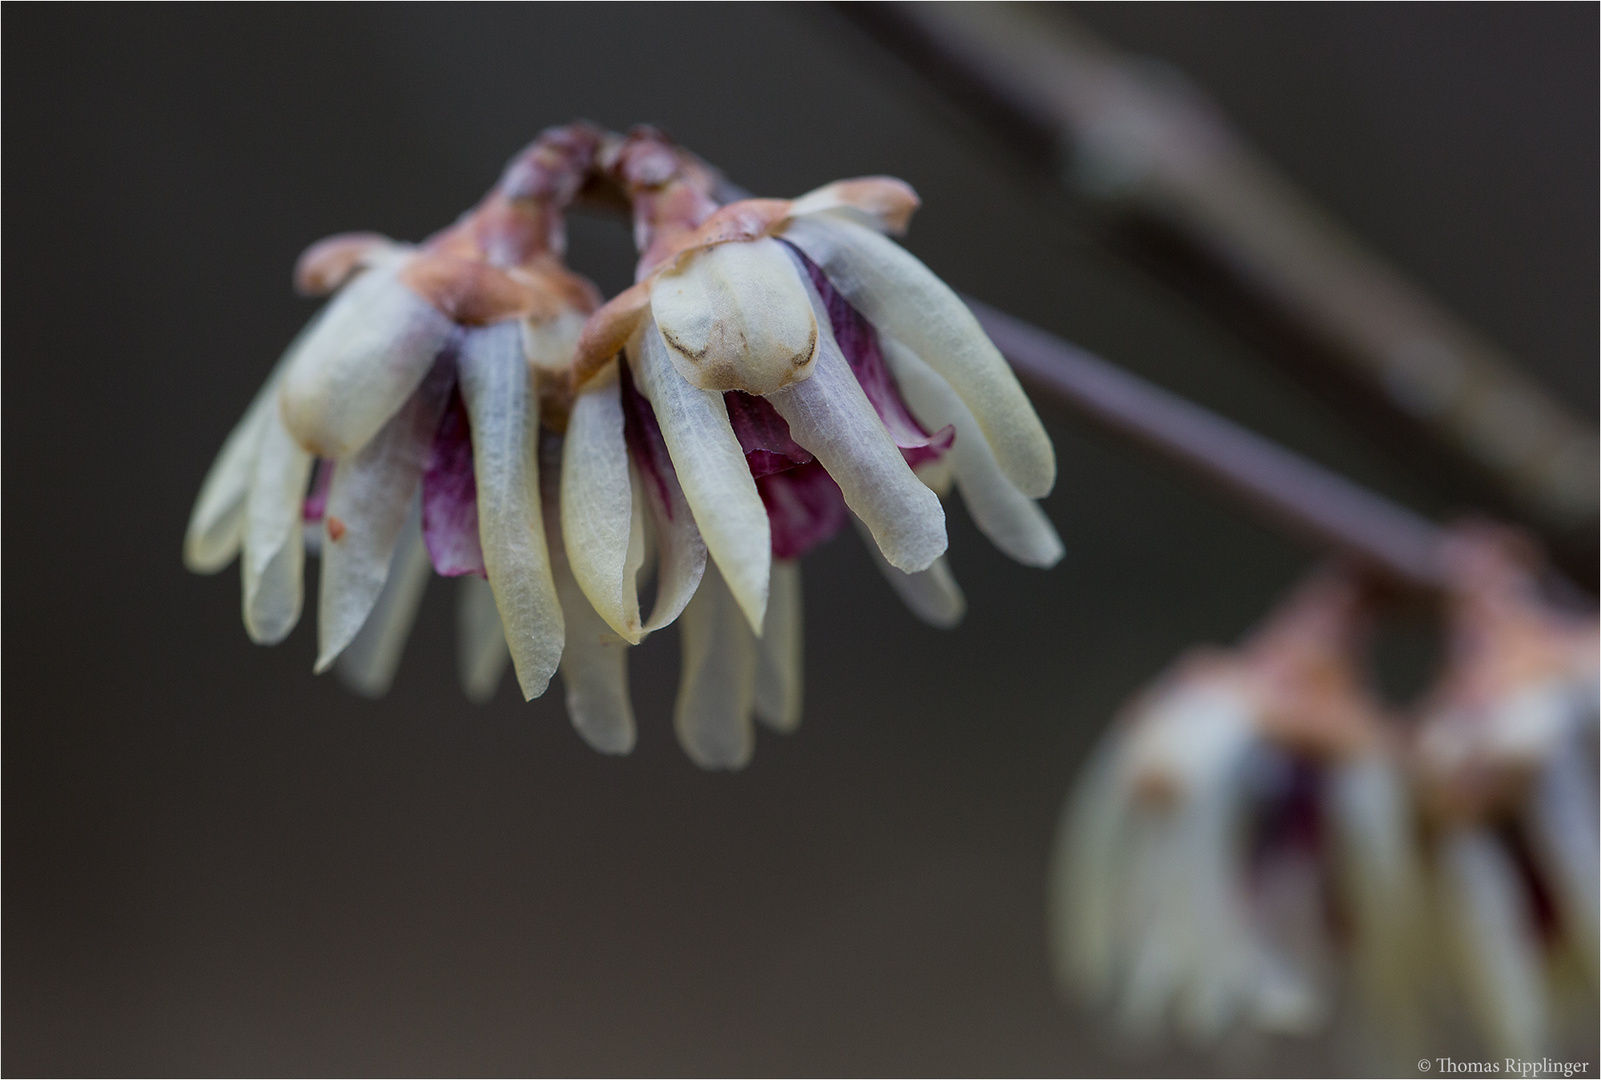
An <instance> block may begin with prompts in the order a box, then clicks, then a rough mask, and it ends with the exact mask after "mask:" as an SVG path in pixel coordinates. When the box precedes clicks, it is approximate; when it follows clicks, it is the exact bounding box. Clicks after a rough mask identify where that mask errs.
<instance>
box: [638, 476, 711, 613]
mask: <svg viewBox="0 0 1601 1080" xmlns="http://www.w3.org/2000/svg"><path fill="white" fill-rule="evenodd" d="M639 484H640V488H641V489H642V490H643V491H644V493H645V505H646V506H648V507H649V508H650V515H651V517H650V520H651V526H652V536H653V537H654V538H655V541H656V602H655V604H654V605H652V607H651V612H650V618H649V619H648V620H646V622H645V632H646V633H650V632H651V631H654V630H660V629H661V628H662V627H664V626H666V625H667V624H668V623H670V622H672V621H673V620H674V619H676V618H678V616H679V613H681V612H682V611H683V610H684V605H685V604H687V603H689V600H690V597H692V596H694V595H695V590H696V589H697V588H699V587H700V579H701V575H702V574H704V573H705V572H706V542H705V541H704V540H702V539H701V536H700V529H698V528H697V527H696V526H695V515H694V514H693V513H691V512H690V509H689V502H688V500H686V499H685V498H684V489H683V488H681V487H680V486H679V485H678V477H677V475H676V474H675V473H674V472H673V471H672V470H671V469H668V470H666V471H665V472H664V473H663V474H662V475H660V476H659V477H658V476H657V475H655V473H652V474H650V475H645V476H640V477H639Z"/></svg>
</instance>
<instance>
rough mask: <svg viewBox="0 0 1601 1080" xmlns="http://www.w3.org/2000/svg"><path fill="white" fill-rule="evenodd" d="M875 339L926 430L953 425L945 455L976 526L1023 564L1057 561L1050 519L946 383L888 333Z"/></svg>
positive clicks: (1056, 543) (1057, 541)
mask: <svg viewBox="0 0 1601 1080" xmlns="http://www.w3.org/2000/svg"><path fill="white" fill-rule="evenodd" d="M879 342H880V344H881V345H882V346H883V349H884V359H885V360H886V361H887V362H888V363H889V367H890V371H891V372H892V373H893V374H894V376H895V381H896V382H897V383H898V384H899V385H900V391H901V395H902V396H903V397H904V398H905V399H906V404H907V405H909V406H911V409H912V413H913V414H914V415H915V416H916V417H917V419H918V420H919V421H920V422H921V423H922V424H923V426H924V427H926V428H928V429H929V430H930V431H938V430H939V429H940V428H943V427H944V426H945V425H947V424H951V425H954V426H955V428H956V442H955V443H953V444H952V445H951V450H950V453H949V454H947V455H946V456H947V457H948V458H949V459H950V461H951V469H952V472H953V473H954V475H955V479H956V487H957V490H959V491H960V492H961V493H962V501H963V502H964V503H966V504H967V512H968V513H969V514H971V515H972V516H973V523H974V524H975V525H977V526H978V528H979V531H980V532H982V533H983V534H984V535H985V536H987V537H989V538H990V540H991V541H992V542H993V543H994V544H995V546H996V547H998V548H1000V549H1001V550H1002V551H1004V552H1006V554H1008V555H1010V556H1011V557H1012V558H1014V559H1016V560H1017V561H1018V562H1020V563H1023V564H1024V565H1025V566H1040V567H1047V566H1055V565H1056V564H1057V563H1058V562H1060V561H1061V558H1062V541H1061V538H1060V537H1058V536H1057V535H1056V529H1055V528H1054V527H1053V526H1052V525H1051V521H1050V519H1049V518H1047V517H1046V516H1045V512H1044V511H1043V510H1041V509H1040V508H1039V506H1038V505H1037V504H1036V503H1035V502H1034V500H1032V499H1030V498H1029V497H1028V496H1027V495H1024V494H1023V493H1022V492H1021V491H1019V490H1018V489H1017V486H1016V485H1015V484H1013V483H1012V482H1011V481H1010V480H1008V479H1007V478H1006V474H1005V473H1003V472H1002V471H1001V467H1000V465H999V464H997V463H996V461H995V454H994V452H993V451H992V450H991V449H990V445H989V442H988V441H987V440H986V439H985V438H984V432H983V430H982V429H981V428H980V427H979V426H978V421H977V420H975V419H973V413H972V411H971V410H970V409H968V407H967V406H966V405H965V404H963V403H962V399H961V397H960V396H958V395H957V393H956V391H954V390H952V389H951V385H950V383H948V382H946V381H945V380H944V379H942V378H940V376H939V374H938V373H937V372H935V370H934V369H933V368H931V367H929V366H928V365H927V364H926V363H924V362H923V360H922V358H921V357H919V356H918V355H917V354H916V353H914V352H912V350H910V349H908V348H907V347H906V346H905V345H902V344H901V343H900V342H898V341H896V340H895V339H894V338H891V337H889V336H887V335H880V336H879Z"/></svg>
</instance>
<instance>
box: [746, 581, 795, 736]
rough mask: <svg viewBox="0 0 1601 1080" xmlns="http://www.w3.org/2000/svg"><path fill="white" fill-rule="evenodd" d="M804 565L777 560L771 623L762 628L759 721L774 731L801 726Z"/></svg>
mask: <svg viewBox="0 0 1601 1080" xmlns="http://www.w3.org/2000/svg"><path fill="white" fill-rule="evenodd" d="M804 639H805V634H804V626H803V623H802V619H801V578H800V563H799V562H798V561H796V560H794V559H775V560H774V561H773V582H772V591H771V593H770V594H769V596H768V598H767V621H766V622H765V623H764V624H763V625H762V637H761V641H760V642H758V643H757V657H756V699H755V700H756V718H757V719H758V720H760V721H761V722H762V723H764V724H766V725H767V726H768V727H770V728H772V729H773V730H774V731H782V732H790V731H794V730H795V729H796V728H797V727H799V726H800V721H801V692H802V689H803V683H804V681H805V680H804V676H803V670H804V669H803V665H802V659H801V657H802V648H803V645H804Z"/></svg>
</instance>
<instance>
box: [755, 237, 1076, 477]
mask: <svg viewBox="0 0 1601 1080" xmlns="http://www.w3.org/2000/svg"><path fill="white" fill-rule="evenodd" d="M783 236H784V239H786V240H788V241H790V242H791V243H793V244H794V245H795V246H796V247H798V248H800V250H802V251H803V252H805V253H806V255H807V257H808V258H810V259H811V260H812V261H813V262H814V263H816V264H817V265H818V266H820V267H821V268H822V270H823V272H824V274H826V275H827V277H828V280H829V282H830V283H831V284H832V285H833V286H834V288H835V289H837V290H839V292H840V294H841V295H843V296H844V297H845V299H847V300H849V301H850V302H851V304H852V305H853V306H854V307H855V308H856V310H858V311H860V312H861V313H862V314H863V315H865V316H866V317H867V318H868V320H869V321H871V322H872V323H873V325H874V327H876V328H877V329H878V330H879V331H880V332H881V333H884V334H888V335H890V336H891V337H894V338H896V339H897V340H899V341H901V342H902V343H903V344H905V345H906V346H907V347H908V348H910V349H911V350H912V351H913V352H915V353H916V354H917V355H918V356H920V357H922V358H923V359H924V360H925V361H926V362H927V363H928V364H929V366H930V367H932V368H933V369H934V370H935V371H937V372H938V373H939V374H940V375H941V376H942V377H943V378H944V379H945V381H946V382H948V383H950V385H951V388H952V389H954V390H955V391H956V393H957V394H958V395H960V396H961V399H962V401H963V402H965V403H966V405H967V407H968V408H969V409H971V410H972V413H973V416H974V417H975V418H976V419H977V421H978V424H979V426H980V427H981V428H982V429H983V431H984V437H985V439H987V440H988V442H989V445H990V447H991V448H992V449H993V451H994V453H995V459H996V461H997V462H999V464H1000V467H1001V470H1002V471H1003V472H1004V473H1005V474H1006V476H1007V478H1008V479H1010V480H1011V481H1012V483H1013V484H1015V485H1016V486H1017V488H1018V490H1020V491H1021V492H1022V493H1023V494H1025V495H1027V496H1029V497H1030V498H1035V499H1037V498H1041V497H1043V496H1044V495H1046V494H1048V493H1049V492H1050V490H1051V485H1052V484H1053V483H1055V480H1056V454H1055V451H1054V450H1053V449H1052V448H1051V440H1050V438H1049V436H1047V435H1046V434H1045V428H1044V426H1043V425H1041V424H1040V420H1039V417H1038V416H1037V415H1035V413H1034V407H1033V406H1032V405H1030V404H1029V400H1028V397H1027V395H1025V394H1024V393H1023V388H1022V387H1021V386H1019V385H1018V382H1017V378H1016V376H1014V375H1013V374H1012V370H1011V368H1009V367H1008V366H1007V364H1006V361H1005V359H1003V358H1002V356H1001V354H1000V352H999V351H997V350H996V348H995V346H994V345H993V344H991V342H990V340H989V338H988V337H986V336H985V334H984V331H983V329H982V328H981V327H980V326H979V324H978V320H977V319H975V318H974V317H973V313H972V312H971V311H969V310H968V308H967V305H966V304H964V303H962V300H961V297H959V296H957V295H956V293H954V292H953V291H951V288H950V287H949V286H948V285H946V284H945V283H944V282H943V281H941V280H940V279H939V278H938V277H936V276H935V275H934V273H933V272H932V271H930V270H929V269H928V267H926V266H924V265H923V264H922V263H921V262H919V261H918V260H917V259H916V258H915V257H914V256H913V255H912V254H911V253H910V252H908V251H906V250H905V249H904V248H902V247H900V246H899V245H898V244H896V243H895V242H894V241H893V240H889V239H886V238H885V237H883V236H880V235H879V234H878V233H876V232H874V231H873V230H872V229H869V228H866V227H865V226H862V225H859V224H857V223H856V222H854V221H849V220H847V219H845V218H843V217H840V216H839V215H838V214H834V213H823V214H815V215H809V216H806V217H800V218H796V219H794V220H792V221H791V222H790V223H789V224H788V225H787V226H786V227H785V230H784V234H783Z"/></svg>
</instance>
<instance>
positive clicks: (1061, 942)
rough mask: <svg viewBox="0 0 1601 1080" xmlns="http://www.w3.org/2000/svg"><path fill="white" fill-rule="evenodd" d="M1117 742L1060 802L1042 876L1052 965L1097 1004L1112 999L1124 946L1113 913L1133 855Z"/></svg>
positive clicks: (1099, 753) (1114, 738) (1104, 745)
mask: <svg viewBox="0 0 1601 1080" xmlns="http://www.w3.org/2000/svg"><path fill="white" fill-rule="evenodd" d="M1121 745H1122V740H1121V738H1119V737H1118V735H1117V733H1116V732H1113V733H1110V734H1109V735H1108V736H1107V737H1106V738H1104V739H1103V740H1102V742H1101V745H1100V746H1098V747H1097V748H1096V749H1095V751H1094V753H1093V754H1092V755H1091V757H1090V759H1089V761H1088V762H1087V763H1086V764H1085V765H1084V767H1083V770H1082V772H1081V773H1080V776H1079V779H1078V781H1077V783H1076V784H1075V786H1074V788H1073V792H1072V794H1071V795H1070V796H1069V798H1068V799H1067V801H1066V803H1065V804H1064V805H1063V807H1062V815H1061V818H1060V819H1059V821H1058V823H1057V826H1056V839H1055V842H1054V843H1053V845H1052V848H1051V861H1050V868H1049V873H1048V876H1047V881H1048V904H1047V911H1046V915H1047V923H1048V929H1049V931H1050V945H1051V959H1052V967H1053V969H1054V971H1055V973H1056V977H1057V979H1058V980H1059V981H1060V982H1061V984H1062V985H1063V986H1065V987H1067V988H1069V989H1070V990H1072V991H1074V992H1075V993H1077V994H1079V995H1081V996H1082V997H1084V998H1086V999H1088V1000H1090V1001H1092V1002H1096V1003H1104V1002H1106V1001H1108V1000H1109V999H1110V998H1111V997H1112V994H1113V989H1114V987H1115V986H1116V984H1117V976H1118V969H1117V963H1118V961H1119V959H1120V954H1121V952H1122V942H1121V941H1120V939H1119V935H1118V919H1117V911H1118V905H1119V902H1120V894H1121V891H1122V889H1121V886H1122V878H1123V867H1124V866H1125V864H1126V863H1127V862H1128V861H1129V858H1130V853H1129V852H1128V851H1127V850H1126V848H1125V846H1124V844H1123V834H1124V831H1125V821H1126V817H1127V813H1128V792H1127V789H1126V786H1125V785H1124V784H1123V783H1122V779H1123V774H1122V773H1121V772H1120V770H1119V769H1118V755H1119V749H1120V747H1121Z"/></svg>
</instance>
